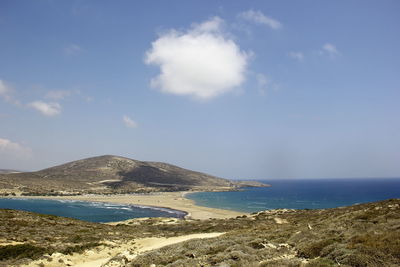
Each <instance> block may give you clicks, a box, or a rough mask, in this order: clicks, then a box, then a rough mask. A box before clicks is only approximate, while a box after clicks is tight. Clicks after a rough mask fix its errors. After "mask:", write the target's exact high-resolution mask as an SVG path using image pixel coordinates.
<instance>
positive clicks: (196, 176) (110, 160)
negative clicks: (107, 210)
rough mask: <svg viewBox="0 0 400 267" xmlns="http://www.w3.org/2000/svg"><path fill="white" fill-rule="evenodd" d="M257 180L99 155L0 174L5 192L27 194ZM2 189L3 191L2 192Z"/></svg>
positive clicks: (226, 185)
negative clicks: (240, 179) (25, 170)
mask: <svg viewBox="0 0 400 267" xmlns="http://www.w3.org/2000/svg"><path fill="white" fill-rule="evenodd" d="M247 185H248V186H265V185H263V184H260V183H257V182H255V183H254V182H249V183H246V182H235V181H230V180H227V179H222V178H219V177H215V176H212V175H208V174H204V173H201V172H195V171H191V170H187V169H183V168H180V167H177V166H174V165H171V164H167V163H161V162H145V161H139V160H133V159H129V158H124V157H118V156H109V155H106V156H99V157H93V158H87V159H82V160H78V161H73V162H69V163H66V164H63V165H60V166H55V167H52V168H48V169H44V170H41V171H37V172H22V173H8V174H0V188H3V191H4V192H6V191H7V192H8V191H9V192H10V193H11V192H15V191H17V192H22V193H23V194H26V195H28V194H29V195H43V194H45V195H52V194H54V195H56V194H81V193H127V192H153V191H182V190H183V191H184V190H230V189H235V188H238V187H244V186H247ZM4 192H3V193H4Z"/></svg>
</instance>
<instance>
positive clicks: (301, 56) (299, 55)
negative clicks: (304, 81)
mask: <svg viewBox="0 0 400 267" xmlns="http://www.w3.org/2000/svg"><path fill="white" fill-rule="evenodd" d="M289 57H291V58H293V59H296V60H298V61H303V60H304V54H303V53H302V52H293V51H292V52H289Z"/></svg>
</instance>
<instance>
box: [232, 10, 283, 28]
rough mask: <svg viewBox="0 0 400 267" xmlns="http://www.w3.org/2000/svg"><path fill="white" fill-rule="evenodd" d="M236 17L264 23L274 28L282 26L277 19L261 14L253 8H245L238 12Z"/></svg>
mask: <svg viewBox="0 0 400 267" xmlns="http://www.w3.org/2000/svg"><path fill="white" fill-rule="evenodd" d="M238 17H239V18H241V19H244V20H248V21H251V22H253V23H256V24H261V25H265V26H267V27H270V28H271V29H274V30H278V29H280V28H282V24H281V23H280V22H279V21H277V20H276V19H273V18H271V17H268V16H266V15H265V14H263V13H262V12H261V11H258V10H253V9H250V10H247V11H245V12H242V13H240V14H239V15H238Z"/></svg>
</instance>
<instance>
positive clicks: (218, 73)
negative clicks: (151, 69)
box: [145, 17, 249, 99]
mask: <svg viewBox="0 0 400 267" xmlns="http://www.w3.org/2000/svg"><path fill="white" fill-rule="evenodd" d="M222 24H223V20H222V19H220V18H218V17H215V18H212V19H210V20H208V21H206V22H203V23H201V24H194V25H192V27H191V28H190V29H189V30H188V31H186V32H179V31H176V30H171V31H169V32H168V33H165V34H162V35H161V36H160V37H159V38H158V39H157V40H156V41H154V42H153V43H152V47H151V49H150V50H148V51H147V53H146V58H145V63H146V64H153V65H157V66H159V67H160V74H159V75H158V76H157V77H155V78H153V79H152V80H151V86H152V87H155V88H159V89H160V90H161V91H162V92H165V93H171V94H176V95H190V96H194V97H195V98H198V99H210V98H213V97H216V96H219V95H221V94H224V93H227V92H230V91H233V90H234V89H235V88H237V87H238V86H240V85H241V84H242V83H243V81H244V80H245V71H246V66H247V61H248V58H249V55H248V54H246V52H244V51H241V50H240V47H239V46H238V45H237V44H236V43H235V42H234V41H233V40H232V39H230V38H229V37H227V34H224V32H223V30H222Z"/></svg>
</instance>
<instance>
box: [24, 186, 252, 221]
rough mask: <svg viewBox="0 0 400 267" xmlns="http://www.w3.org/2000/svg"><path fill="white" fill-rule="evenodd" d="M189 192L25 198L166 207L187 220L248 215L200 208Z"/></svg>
mask: <svg viewBox="0 0 400 267" xmlns="http://www.w3.org/2000/svg"><path fill="white" fill-rule="evenodd" d="M185 194H187V192H162V193H154V194H134V195H104V196H102V195H82V196H59V197H53V196H52V197H46V196H38V197H31V196H29V197H25V196H24V198H40V199H69V200H80V201H96V202H109V203H117V204H133V205H144V206H152V207H164V208H170V209H175V210H181V211H185V212H187V213H188V215H187V216H186V218H191V219H200V220H205V219H209V218H218V219H225V218H232V217H236V216H240V215H243V214H246V213H243V212H237V211H232V210H224V209H215V208H208V207H203V206H198V205H196V204H195V203H194V201H192V200H190V199H187V198H185Z"/></svg>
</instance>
